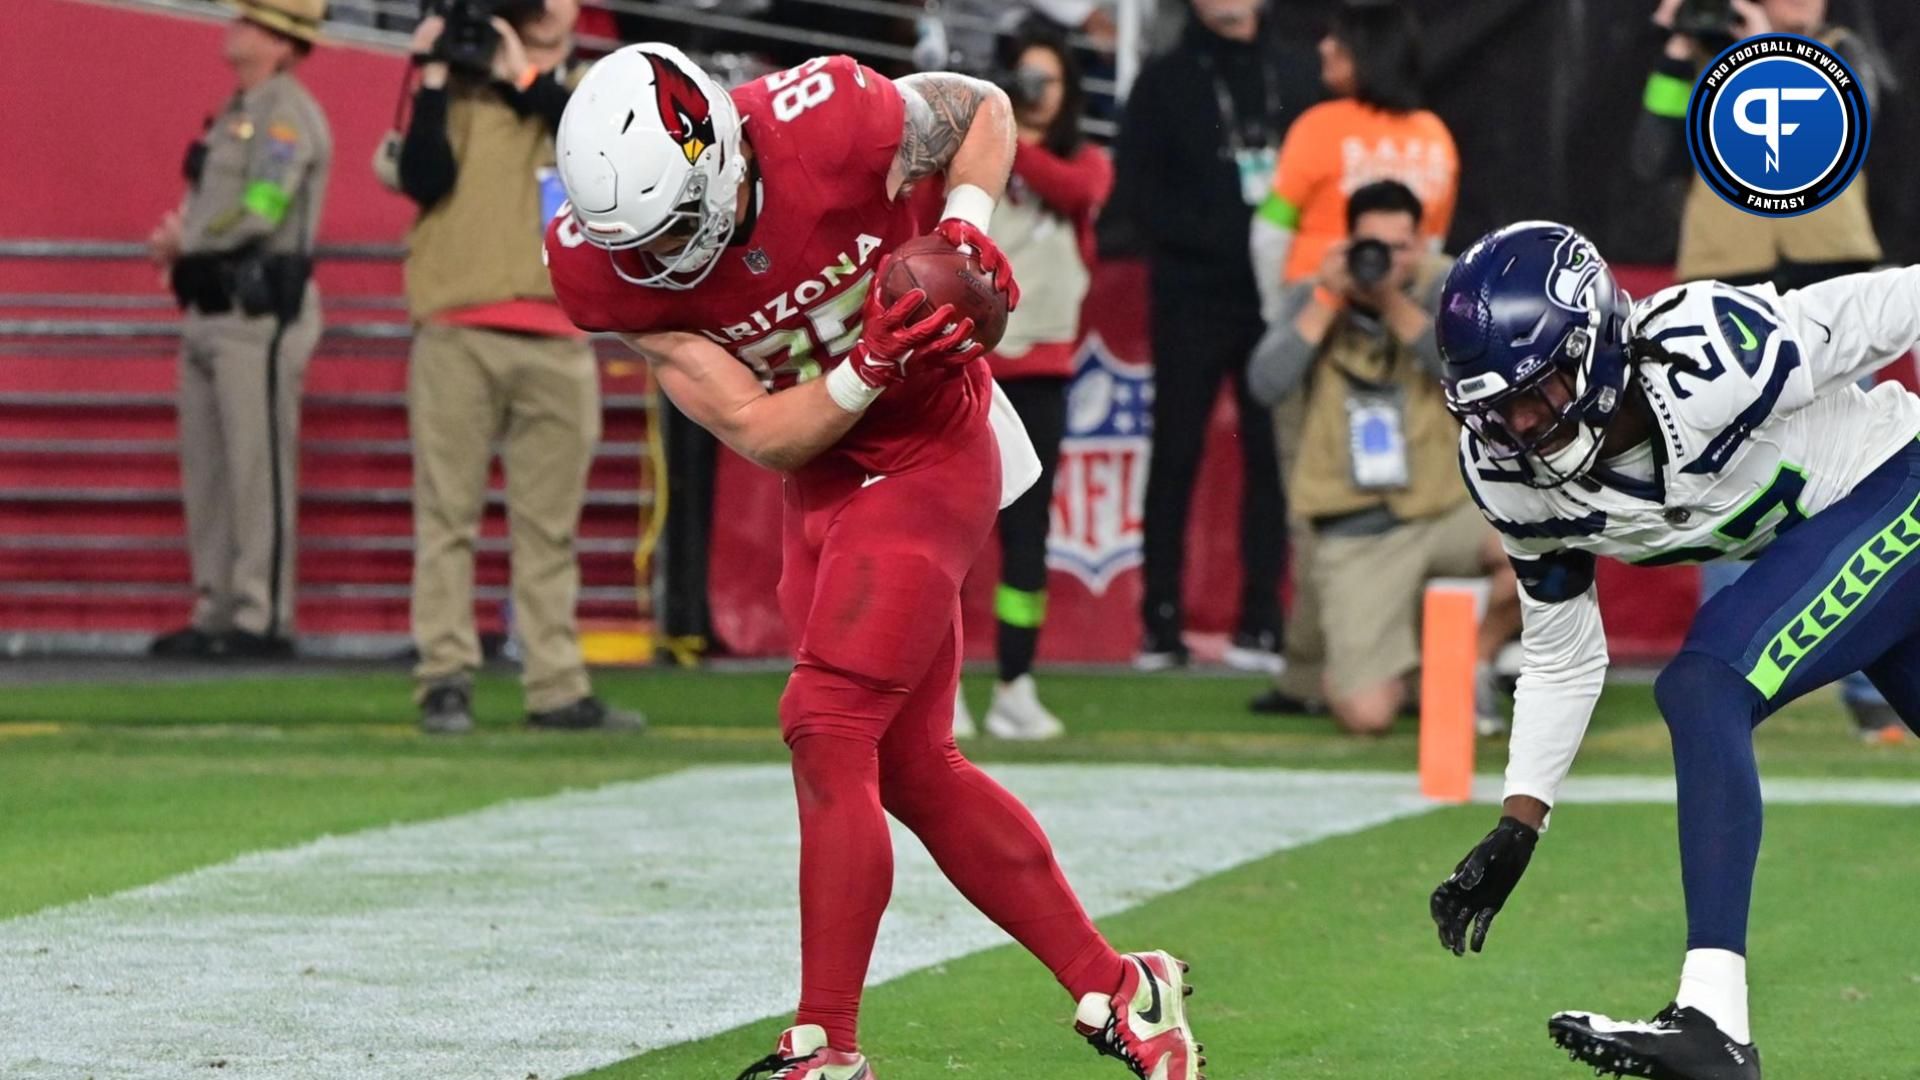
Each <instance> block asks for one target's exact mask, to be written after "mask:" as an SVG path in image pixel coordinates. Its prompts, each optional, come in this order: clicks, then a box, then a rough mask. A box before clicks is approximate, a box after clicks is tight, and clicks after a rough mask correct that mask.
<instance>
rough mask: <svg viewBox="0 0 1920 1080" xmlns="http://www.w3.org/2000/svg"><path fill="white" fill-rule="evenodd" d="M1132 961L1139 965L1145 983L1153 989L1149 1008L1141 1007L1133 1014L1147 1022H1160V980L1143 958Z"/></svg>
mask: <svg viewBox="0 0 1920 1080" xmlns="http://www.w3.org/2000/svg"><path fill="white" fill-rule="evenodd" d="M1134 963H1136V964H1138V965H1140V971H1141V973H1142V974H1144V975H1145V976H1146V977H1147V985H1148V986H1149V987H1151V988H1152V990H1153V1005H1152V1006H1151V1007H1149V1008H1145V1009H1141V1010H1140V1011H1139V1012H1138V1013H1136V1014H1135V1015H1136V1016H1138V1017H1140V1019H1142V1020H1145V1021H1146V1022H1147V1023H1149V1024H1157V1023H1159V1022H1160V1004H1161V1002H1160V980H1159V979H1158V978H1156V977H1155V976H1154V974H1153V968H1151V967H1149V966H1147V962H1146V961H1145V960H1137V959H1136V960H1134Z"/></svg>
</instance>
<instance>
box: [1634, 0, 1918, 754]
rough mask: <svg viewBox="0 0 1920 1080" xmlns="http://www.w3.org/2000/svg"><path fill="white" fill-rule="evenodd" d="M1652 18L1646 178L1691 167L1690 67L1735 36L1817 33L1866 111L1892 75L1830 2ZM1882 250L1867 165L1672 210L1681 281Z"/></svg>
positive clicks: (1808, 279) (1883, 705)
mask: <svg viewBox="0 0 1920 1080" xmlns="http://www.w3.org/2000/svg"><path fill="white" fill-rule="evenodd" d="M1653 24H1654V26H1655V27H1657V28H1658V29H1659V30H1661V31H1663V32H1665V34H1666V39H1665V45H1664V46H1663V47H1662V52H1661V57H1660V60H1659V62H1658V64H1657V66H1656V67H1655V68H1654V71H1653V74H1651V75H1650V76H1648V78H1647V87H1646V92H1645V94H1644V95H1643V97H1642V105H1643V108H1642V111H1641V113H1640V118H1639V121H1638V123H1637V125H1636V126H1635V128H1634V141H1633V161H1634V172H1635V174H1636V176H1637V177H1638V178H1639V179H1640V180H1642V181H1645V182H1648V183H1654V182H1657V181H1662V180H1672V179H1676V178H1679V177H1683V176H1687V175H1689V174H1690V173H1692V168H1691V164H1690V162H1691V159H1690V157H1689V156H1688V154H1687V151H1686V148H1685V142H1686V134H1685V131H1684V123H1685V119H1686V114H1687V101H1688V99H1689V97H1691V95H1692V93H1693V81H1694V78H1695V75H1696V73H1697V72H1698V71H1699V69H1700V68H1701V67H1702V66H1703V65H1704V64H1705V63H1706V62H1707V61H1709V60H1711V59H1712V58H1713V57H1714V56H1716V55H1718V54H1719V52H1720V51H1721V50H1723V49H1725V48H1726V47H1727V46H1728V45H1731V44H1732V43H1733V42H1734V41H1735V40H1737V39H1740V38H1747V37H1751V36H1753V35H1755V34H1766V33H1773V32H1776V31H1777V32H1781V33H1789V34H1801V35H1804V36H1807V37H1812V38H1815V39H1817V40H1819V41H1822V42H1825V43H1826V44H1827V45H1828V47H1830V48H1832V49H1833V51H1834V52H1835V53H1837V54H1839V56H1840V57H1841V58H1842V59H1844V60H1846V61H1847V64H1848V65H1849V66H1850V67H1852V68H1853V71H1854V74H1856V75H1857V76H1859V78H1860V83H1861V86H1862V88H1863V89H1864V90H1865V93H1866V96H1867V105H1868V109H1869V110H1875V109H1878V108H1879V107H1880V90H1881V88H1882V86H1883V84H1885V83H1886V82H1888V81H1889V80H1888V79H1887V78H1886V77H1885V74H1884V69H1885V64H1886V61H1885V60H1884V58H1882V57H1881V56H1880V54H1879V53H1878V52H1877V51H1876V50H1874V49H1873V48H1872V47H1871V46H1869V45H1868V43H1867V42H1866V41H1865V40H1863V39H1862V38H1861V37H1860V36H1859V35H1857V34H1855V33H1854V32H1853V31H1851V30H1848V29H1847V28H1846V27H1843V26H1829V25H1827V0H1765V2H1759V0H1662V2H1661V3H1660V5H1659V7H1658V8H1657V9H1655V11H1654V14H1653ZM1880 258H1881V250H1880V240H1879V237H1878V235H1877V234H1876V232H1875V230H1874V227H1873V218H1872V216H1871V215H1870V213H1869V211H1868V207H1867V185H1866V175H1865V174H1864V173H1862V174H1861V175H1860V176H1859V177H1858V178H1857V179H1856V181H1855V183H1854V184H1853V185H1852V186H1851V187H1849V188H1847V190H1846V191H1845V192H1843V193H1841V195H1840V196H1839V197H1838V198H1836V199H1834V200H1833V201H1832V202H1830V203H1828V204H1827V205H1825V206H1823V207H1821V208H1820V209H1818V210H1814V211H1812V212H1810V213H1806V214H1801V215H1799V216H1798V217H1788V218H1769V217H1756V216H1755V215H1752V214H1747V213H1744V212H1742V211H1740V210H1739V209H1737V208H1735V207H1733V206H1730V205H1728V204H1727V203H1726V202H1725V201H1723V200H1721V199H1720V198H1718V197H1717V196H1715V195H1714V194H1713V193H1712V191H1711V190H1710V189H1709V188H1708V187H1707V184H1706V181H1705V180H1703V179H1701V178H1700V177H1699V176H1697V175H1694V176H1693V177H1692V182H1691V184H1690V185H1689V187H1688V190H1687V197H1686V203H1685V206H1684V208H1683V209H1682V211H1681V217H1680V248H1679V255H1678V257H1677V259H1676V261H1675V266H1674V274H1675V276H1676V277H1678V278H1679V279H1680V280H1682V281H1698V280H1701V279H1703V278H1711V279H1717V280H1721V281H1727V282H1733V283H1737V284H1743V285H1744V284H1762V283H1768V284H1772V285H1773V286H1774V287H1776V288H1778V289H1780V290H1781V291H1783V292H1785V291H1788V290H1792V289H1800V288H1805V287H1806V286H1808V285H1814V284H1817V283H1819V282H1822V281H1826V280H1827V279H1829V278H1834V277H1839V276H1840V275H1842V274H1852V273H1858V272H1860V271H1863V270H1870V269H1872V268H1873V267H1874V266H1875V265H1876V264H1877V263H1878V262H1879V261H1880ZM1745 568H1746V564H1744V563H1735V562H1719V563H1709V564H1708V565H1706V566H1703V567H1701V585H1702V590H1701V602H1702V603H1704V602H1705V601H1706V600H1707V599H1709V598H1711V597H1712V595H1713V594H1714V593H1715V592H1718V591H1719V590H1720V589H1721V588H1724V587H1725V586H1727V585H1729V584H1731V583H1733V582H1734V581H1736V580H1738V579H1739V577H1740V574H1741V572H1742V571H1743V570H1744V569H1745ZM1840 697H1841V700H1842V701H1843V702H1844V703H1845V704H1846V706H1847V711H1848V712H1849V713H1850V714H1852V716H1853V720H1854V724H1855V726H1856V728H1857V729H1858V731H1859V733H1860V735H1861V737H1862V738H1865V739H1868V740H1870V741H1871V740H1883V739H1884V740H1890V741H1899V740H1900V739H1902V738H1904V737H1905V732H1906V726H1905V725H1903V724H1901V723H1900V721H1899V718H1898V717H1896V716H1895V715H1894V713H1893V710H1892V709H1891V708H1890V707H1889V706H1888V705H1887V700H1886V698H1885V697H1883V696H1882V695H1881V694H1880V692H1879V691H1878V690H1876V689H1874V687H1873V684H1872V683H1870V682H1868V681H1867V678H1866V676H1864V675H1862V674H1860V673H1858V672H1855V673H1854V674H1852V675H1850V676H1848V677H1847V678H1846V679H1844V680H1842V681H1841V684H1840Z"/></svg>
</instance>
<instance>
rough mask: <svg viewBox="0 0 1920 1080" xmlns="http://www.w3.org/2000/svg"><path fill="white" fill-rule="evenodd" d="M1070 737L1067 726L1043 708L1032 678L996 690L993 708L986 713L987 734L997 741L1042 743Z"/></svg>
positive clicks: (1026, 676)
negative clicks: (1067, 735) (1061, 737)
mask: <svg viewBox="0 0 1920 1080" xmlns="http://www.w3.org/2000/svg"><path fill="white" fill-rule="evenodd" d="M1066 733H1067V725H1065V724H1063V723H1061V722H1060V718H1059V717H1057V716H1055V715H1053V714H1052V713H1051V712H1048V711H1047V707H1046V706H1045V705H1042V704H1040V695H1039V693H1038V692H1037V691H1036V690H1035V689H1034V686H1033V676H1032V675H1022V676H1020V677H1019V678H1017V679H1015V680H1013V681H1012V682H1010V683H1001V684H1000V685H998V686H995V687H994V688H993V707H992V708H990V709H988V710H987V734H989V735H991V736H993V737H994V738H996V739H1016V740H1022V741H1026V742H1039V741H1041V740H1043V739H1057V738H1059V737H1060V736H1062V735H1065V734H1066Z"/></svg>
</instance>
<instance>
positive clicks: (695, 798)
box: [0, 766, 1426, 1080]
mask: <svg viewBox="0 0 1920 1080" xmlns="http://www.w3.org/2000/svg"><path fill="white" fill-rule="evenodd" d="M996 773H997V774H998V775H1000V776H1001V777H1002V778H1003V779H1005V780H1006V781H1007V783H1008V784H1009V785H1010V786H1012V787H1013V788H1014V789H1015V790H1017V791H1018V792H1019V793H1020V794H1021V795H1022V796H1023V797H1025V798H1026V799H1027V800H1028V801H1029V802H1030V803H1031V805H1032V806H1033V808H1034V811H1035V813H1036V814H1037V815H1038V816H1039V818H1040V820H1041V822H1042V823H1043V824H1044V825H1045V826H1046V828H1047V829H1048V831H1049V833H1050V834H1051V836H1052V838H1053V840H1054V842H1055V844H1056V845H1057V846H1058V848H1059V850H1060V852H1061V857H1062V859H1063V861H1064V862H1065V864H1066V867H1067V870H1068V873H1069V874H1070V875H1071V877H1072V878H1073V880H1074V881H1075V883H1076V885H1077V886H1078V888H1079V889H1080V893H1081V896H1082V898H1083V899H1084V900H1085V902H1086V904H1087V906H1088V908H1089V909H1091V910H1092V911H1094V912H1095V913H1096V914H1110V913H1113V912H1116V911H1120V910H1123V909H1126V908H1130V907H1133V906H1135V905H1137V904H1139V903H1141V902H1143V901H1145V900H1148V899H1150V898H1151V897H1153V896H1156V895H1159V894H1162V893H1165V892H1168V891H1171V890H1173V889H1177V888H1180V887H1181V886H1184V885H1187V884H1189V883H1191V882H1193V881H1195V880H1198V879H1200V878H1202V877H1205V876H1207V875H1209V874H1213V873H1217V872H1219V871H1221V870H1224V869H1227V868H1228V867H1231V866H1235V865H1237V864H1240V863H1244V862H1247V861H1249V860H1252V859H1255V858H1259V857H1260V856H1262V855H1266V854H1268V853H1270V852H1273V851H1278V850H1281V849H1283V848H1288V847H1293V846H1296V845H1300V844H1306V843H1311V842H1313V841H1314V840H1318V839H1321V838H1324V837H1327V836H1333V835H1337V834H1340V833H1347V832H1353V831H1356V830H1359V829H1364V828H1367V827H1370V826H1372V825H1377V824H1381V823H1383V822H1387V821H1391V820H1394V819H1395V818H1399V817H1403V816H1407V815H1411V814H1417V813H1420V812H1421V811H1423V810H1424V809H1425V808H1426V804H1425V803H1424V802H1423V801H1422V800H1420V799H1419V798H1418V797H1417V796H1416V795H1415V794H1414V793H1413V791H1412V789H1411V786H1410V785H1409V784H1408V783H1407V782H1406V780H1405V778H1403V777H1378V776H1373V777H1369V776H1342V775H1336V774H1331V773H1314V774H1275V773H1272V772H1256V771H1243V770H1233V769H1206V768H1177V769H1176V768H1143V767H1111V768H1084V767H1074V766H1033V767H1009V768H1003V769H998V770H996ZM796 851H797V843H796V829H795V825H794V810H793V787H792V782H791V781H790V780H789V779H788V776H787V773H786V771H785V770H784V769H782V768H778V767H765V766H760V767H744V768H724V769H698V770H693V771H690V772H686V773H679V774H675V775H672V776H668V777H663V778H659V779H655V780H649V781H643V782H638V783H628V784H619V785H614V786H611V787H606V788H600V789H597V790H593V791H586V792H575V793H568V794H563V795H557V796H553V797H550V798H544V799H534V800H526V801H521V802H514V803H508V804H503V805H501V806H497V807H492V808H489V809H486V810H482V811H479V812H477V813H472V814H467V815H463V816H460V817H456V818H450V819H447V820H443V821H437V822H431V823H428V824H422V825H410V826H400V827H393V828H386V829H379V830H373V831H369V832H363V833H357V834H354V835H350V836H343V837H329V838H326V839H322V840H318V841H315V842H313V843H310V844H305V845H302V846H300V847H296V848H291V849H287V850H283V851H272V852H262V853H259V854H253V855H248V856H245V857H242V858H240V859H237V860H234V861H233V862H229V863H225V864H222V865H219V866H214V867H210V868H207V869H204V870H200V871H196V872H194V873H190V874H186V875H184V876H181V877H178V878H173V879H171V880H168V881H163V882H159V883H157V884H154V885H151V886H147V887H144V888H140V889H135V890H132V891H129V892H125V893H120V894H117V895H114V896H109V897H105V898H101V899H97V900H92V901H88V902H85V903H80V904H74V905H71V906H68V907H63V908H57V909H53V910H50V911H45V912H41V913H38V914H35V915H31V916H27V917H24V918H20V919H15V920H11V921H8V922H3V923H0V1076H4V1077H6V1078H8V1080H39V1078H43V1077H44V1078H49V1080H52V1078H60V1080H78V1078H81V1077H92V1078H94V1080H110V1078H128V1080H132V1078H136V1077H137V1078H139V1080H166V1078H173V1077H197V1078H204V1077H208V1076H223V1077H275V1078H286V1080H305V1078H314V1080H320V1078H325V1080H341V1078H343V1077H353V1078H356V1080H371V1078H387V1077H391V1078H394V1080H443V1078H446V1080H453V1078H459V1080H467V1078H493V1077H497V1078H501V1080H523V1078H525V1077H527V1076H528V1075H529V1074H537V1075H538V1076H540V1077H543V1078H548V1080H552V1078H557V1077H561V1076H565V1075H568V1074H571V1073H575V1072H579V1071H582V1070H585V1069H589V1068H592V1067H594V1066H598V1065H604V1064H607V1063H610V1062H614V1061H618V1060H621V1059H623V1058H627V1057H630V1056H632V1055H634V1054H637V1053H640V1052H642V1051H644V1050H649V1049H653V1048H656V1047H661V1046H667V1045H671V1044H674V1043H680V1042H686V1041H688V1040H692V1039H698V1038H702V1037H705V1036H708V1035H712V1034H715V1033H718V1032H720V1031H724V1030H727V1029H729V1028H732V1027H735V1026H737V1025H739V1024H742V1023H746V1022H749V1021H752V1020H756V1019H759V1018H761V1017H765V1016H770V1015H774V1014H777V1013H780V1012H782V1011H785V1010H787V1009H789V1008H791V1007H792V1001H793V996H794V992H795V987H796V985H797V980H798V958H797V949H798V944H797V942H798V926H797V917H796V915H795V910H794V888H795V887H794V871H795V863H796V857H797V856H796ZM1003 940H1004V938H1003V936H1002V935H1001V934H1000V932H999V931H998V930H997V929H995V928H994V927H993V926H992V925H991V924H990V923H988V922H987V921H986V920H985V919H984V918H982V917H980V916H979V915H978V914H976V913H974V912H973V911H972V910H971V909H970V908H968V907H967V906H966V905H965V903H964V902H963V901H962V900H961V899H960V898H959V896H958V895H957V894H956V893H955V892H954V891H953V889H952V887H951V886H950V885H948V884H947V882H946V880H945V879H944V878H942V877H941V876H940V874H939V872H938V871H937V870H936V869H935V868H934V866H933V864H932V861H931V860H930V859H929V858H928V857H927V856H926V853H925V852H924V851H923V850H921V849H920V847H919V845H918V844H917V842H915V841H913V840H912V839H911V838H905V839H904V841H903V842H902V843H901V846H900V857H899V861H898V867H897V871H896V881H895V886H894V902H893V906H892V908H891V909H890V911H889V913H888V915H887V919H886V922H885V924H884V930H883V933H882V939H881V942H880V947H879V949H878V952H877V954H876V956H875V960H874V965H873V978H874V979H875V980H876V981H878V980H882V979H887V978H892V977H894V976H898V975H901V974H903V973H905V972H908V971H913V970H915V969H918V968H924V967H927V966H930V965H933V964H937V963H940V962H942V961H945V960H949V959H952V958H955V957H958V956H962V955H965V954H967V953H971V952H975V951H978V950H980V949H983V948H988V947H991V946H994V945H997V944H1000V943H1001V942H1002V941H1003ZM1127 944H1129V945H1133V946H1138V947H1145V946H1146V945H1149V944H1151V943H1145V942H1130V943H1127ZM1033 976H1034V978H1036V979H1044V978H1045V977H1046V976H1045V973H1044V972H1042V971H1041V970H1040V969H1039V968H1038V967H1036V968H1035V969H1034V971H1033ZM1062 1007H1063V1010H1064V1008H1065V1005H1064V1004H1063V1006H1062ZM216 1061H221V1062H225V1065H224V1066H222V1067H220V1068H219V1070H218V1071H217V1072H216V1071H213V1070H211V1069H210V1068H209V1066H210V1065H211V1064H212V1063H213V1062H216Z"/></svg>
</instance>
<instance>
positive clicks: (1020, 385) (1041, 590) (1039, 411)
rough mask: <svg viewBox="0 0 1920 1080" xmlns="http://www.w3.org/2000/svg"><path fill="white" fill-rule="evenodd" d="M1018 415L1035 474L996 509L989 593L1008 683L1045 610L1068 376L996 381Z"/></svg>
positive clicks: (1029, 650)
mask: <svg viewBox="0 0 1920 1080" xmlns="http://www.w3.org/2000/svg"><path fill="white" fill-rule="evenodd" d="M1000 388H1001V389H1002V390H1005V391H1006V394H1007V400H1008V401H1009V402H1010V403H1012V405H1013V411H1014V412H1017V413H1019V414H1020V422H1021V423H1022V424H1025V425H1026V428H1027V436H1028V438H1031V439H1032V440H1033V449H1034V452H1035V453H1037V454H1039V455H1040V479H1039V480H1036V481H1034V485H1033V486H1032V487H1030V488H1028V489H1027V491H1026V494H1024V495H1022V496H1020V497H1019V498H1018V499H1015V500H1014V501H1013V505H1011V506H1009V507H1007V508H1006V509H1005V510H1002V511H1000V588H999V590H998V591H997V592H996V593H995V595H994V611H995V614H996V615H997V617H998V620H999V657H1000V681H1001V682H1012V681H1013V680H1015V679H1017V678H1019V677H1020V676H1022V675H1025V674H1026V673H1027V672H1028V671H1029V670H1031V669H1032V667H1033V654H1034V651H1035V649H1036V648H1037V647H1038V645H1039V642H1040V624H1041V623H1042V622H1044V621H1045V620H1046V610H1047V528H1048V526H1049V524H1050V523H1051V521H1052V516H1053V514H1052V511H1053V478H1054V474H1055V473H1057V472H1058V471H1059V465H1060V440H1061V438H1062V437H1063V436H1064V435H1065V434H1066V428H1067V380H1065V379H1058V378H1032V379H1009V380H1007V381H1006V382H1003V383H1001V384H1000Z"/></svg>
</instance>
